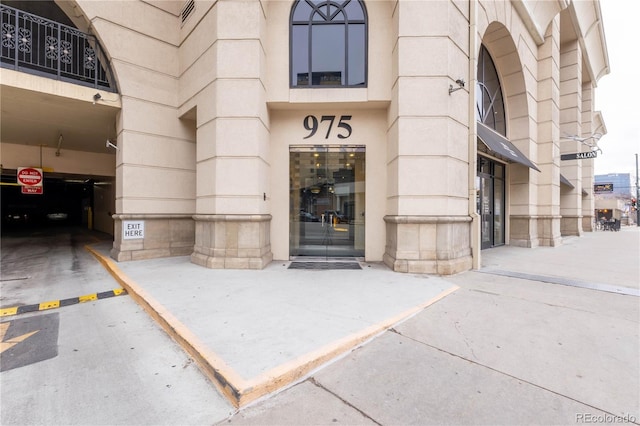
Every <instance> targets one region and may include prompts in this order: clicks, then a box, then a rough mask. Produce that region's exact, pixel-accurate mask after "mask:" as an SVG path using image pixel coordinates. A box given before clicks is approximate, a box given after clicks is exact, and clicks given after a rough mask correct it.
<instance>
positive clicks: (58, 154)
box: [56, 134, 62, 157]
mask: <svg viewBox="0 0 640 426" xmlns="http://www.w3.org/2000/svg"><path fill="white" fill-rule="evenodd" d="M61 145H62V134H60V137H58V149H56V157H60V146H61Z"/></svg>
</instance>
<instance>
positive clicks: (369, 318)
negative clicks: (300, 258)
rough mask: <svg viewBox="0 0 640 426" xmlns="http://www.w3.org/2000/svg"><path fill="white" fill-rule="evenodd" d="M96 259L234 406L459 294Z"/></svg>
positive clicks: (278, 271)
mask: <svg viewBox="0 0 640 426" xmlns="http://www.w3.org/2000/svg"><path fill="white" fill-rule="evenodd" d="M92 248H93V250H92V251H93V253H94V255H96V256H97V257H99V259H100V261H101V262H102V263H103V265H105V267H106V268H107V269H108V270H109V271H110V272H111V273H112V274H113V275H114V276H115V277H116V279H118V280H119V281H120V283H121V284H122V285H123V287H124V288H125V289H127V291H128V292H129V294H130V295H131V296H132V297H134V298H135V299H136V300H137V301H138V302H139V303H140V304H141V305H142V306H144V307H145V309H146V310H147V311H148V312H149V313H150V314H151V315H152V316H153V317H154V318H155V319H156V320H157V321H158V323H159V324H161V325H162V326H163V327H164V329H165V330H166V331H167V332H168V333H169V334H170V335H171V336H172V337H173V338H174V339H175V340H176V341H178V342H179V343H180V344H181V345H182V346H183V348H185V350H187V351H188V352H189V353H190V354H191V356H193V357H194V359H196V361H198V363H199V364H200V366H201V368H202V369H203V371H205V373H206V374H207V375H208V376H209V378H210V379H211V380H212V381H213V382H214V383H215V384H216V385H217V386H218V387H219V388H220V390H221V391H222V392H223V393H224V394H225V395H226V396H227V397H228V398H229V400H230V401H231V402H232V404H234V405H236V406H241V405H244V404H246V403H248V402H250V401H252V400H254V399H256V398H259V397H261V396H264V395H266V394H268V393H270V392H273V391H276V390H278V389H281V388H282V387H284V386H287V385H289V384H290V383H292V382H295V381H296V380H299V379H300V378H301V377H303V376H305V375H307V374H308V373H309V372H311V371H312V370H314V369H315V368H317V367H318V366H320V365H321V364H323V363H325V362H327V361H330V360H331V359H333V358H335V357H337V356H339V355H341V354H344V353H346V352H347V351H349V350H351V349H353V348H355V347H356V346H358V345H360V344H362V343H364V342H366V341H367V340H369V339H371V338H373V337H374V336H376V335H378V334H380V333H382V332H384V331H385V330H387V329H389V328H390V327H392V326H394V325H397V324H398V323H400V322H401V321H404V320H406V319H407V318H409V317H411V316H413V315H415V314H416V313H418V312H420V311H421V310H423V309H424V308H425V307H427V306H429V305H431V304H432V303H434V302H435V301H437V300H439V299H441V298H443V297H445V296H446V295H448V294H450V293H451V292H453V291H455V290H456V289H457V286H455V285H453V284H451V283H449V282H447V281H445V280H443V279H441V278H438V277H435V276H426V275H423V276H421V275H408V274H397V273H393V272H391V271H390V270H389V269H388V268H386V267H384V266H383V265H380V264H368V263H364V262H360V265H361V266H362V269H359V270H297V269H288V265H289V264H290V262H273V263H272V264H271V265H269V266H268V267H267V268H265V269H263V270H260V271H252V270H248V271H246V270H245V271H243V270H211V269H207V268H203V267H200V266H197V265H194V264H192V263H191V262H190V260H189V257H177V258H170V259H152V260H144V261H136V262H124V263H116V262H113V261H112V260H110V259H108V256H107V253H108V250H109V248H110V247H109V246H108V245H105V244H102V245H94V246H92Z"/></svg>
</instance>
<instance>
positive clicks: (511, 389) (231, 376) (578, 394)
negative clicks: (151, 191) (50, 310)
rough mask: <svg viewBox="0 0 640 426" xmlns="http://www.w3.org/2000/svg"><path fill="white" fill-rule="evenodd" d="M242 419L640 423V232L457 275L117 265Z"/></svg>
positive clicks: (521, 253)
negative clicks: (234, 269) (233, 269)
mask: <svg viewBox="0 0 640 426" xmlns="http://www.w3.org/2000/svg"><path fill="white" fill-rule="evenodd" d="M108 249H109V246H108V245H105V244H102V245H100V244H98V245H94V246H93V249H92V250H93V251H94V253H95V255H96V256H97V257H99V258H100V259H101V261H102V262H103V265H104V266H105V267H106V268H107V269H108V270H110V271H111V273H112V274H113V275H114V276H115V277H116V278H117V279H118V280H119V281H120V283H121V284H122V285H123V286H124V287H125V288H126V289H127V291H128V292H129V294H130V295H131V296H132V297H133V298H134V299H136V300H137V301H138V303H140V304H141V305H142V306H144V307H145V309H146V310H147V311H148V312H149V313H150V314H151V316H152V317H153V318H154V319H155V320H156V321H157V322H158V323H159V324H160V325H161V326H162V327H163V328H164V329H165V330H166V331H167V333H168V334H169V335H171V336H172V337H173V338H174V339H175V340H176V341H177V342H179V343H180V344H181V345H182V347H183V348H184V349H185V350H186V351H187V352H188V353H189V354H190V355H191V356H192V357H193V358H194V359H195V360H196V361H197V362H198V364H199V365H200V367H201V368H202V370H203V371H204V372H205V374H206V375H207V376H208V377H209V378H210V380H212V382H214V383H216V384H217V386H218V388H219V389H220V391H221V393H222V394H224V395H225V396H226V397H227V399H228V401H229V402H230V404H232V406H235V407H237V408H236V409H235V410H234V413H233V414H232V415H231V416H229V411H228V409H227V408H225V409H221V410H220V413H219V415H217V416H215V415H214V416H212V417H211V419H210V420H211V424H214V423H221V424H222V423H225V424H226V423H232V424H233V423H236V424H274V425H279V424H336V423H338V424H382V425H403V424H478V425H479V424H580V423H624V422H631V423H636V424H637V423H638V421H639V419H640V367H639V364H640V361H639V360H640V343H639V342H640V338H639V330H640V327H639V326H640V303H639V300H640V299H639V298H638V296H639V287H640V284H639V283H640V266H639V261H638V259H640V230H639V228H636V227H623V228H622V229H621V231H620V232H594V233H585V234H584V235H583V236H581V237H568V238H564V239H563V244H562V245H561V246H559V247H554V248H550V247H538V248H534V249H526V248H518V247H509V246H504V247H498V248H494V249H490V250H484V251H483V252H482V259H483V260H482V265H483V267H482V269H480V270H478V271H470V272H466V273H462V274H458V275H455V276H451V277H438V276H426V275H414V274H401V273H393V272H391V271H389V270H388V269H387V268H386V267H385V266H384V265H381V264H375V263H373V264H372V263H365V262H360V266H361V267H362V269H360V270H317V269H311V270H304V269H303V270H295V269H289V266H290V262H273V263H272V264H271V265H269V266H268V267H267V268H265V269H264V270H262V271H231V270H210V269H206V268H201V267H199V266H196V265H193V264H191V263H190V262H189V258H188V257H179V258H171V259H152V260H145V261H136V262H122V263H117V262H114V261H112V260H110V259H108V257H107V253H108Z"/></svg>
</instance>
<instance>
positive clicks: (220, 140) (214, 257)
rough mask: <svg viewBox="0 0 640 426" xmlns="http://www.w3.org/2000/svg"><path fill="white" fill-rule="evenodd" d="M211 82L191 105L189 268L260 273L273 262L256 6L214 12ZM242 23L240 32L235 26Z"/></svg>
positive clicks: (225, 5)
mask: <svg viewBox="0 0 640 426" xmlns="http://www.w3.org/2000/svg"><path fill="white" fill-rule="evenodd" d="M214 8H215V11H214V13H215V14H216V23H215V29H216V31H217V33H216V34H217V39H216V40H215V45H214V46H212V47H211V49H213V50H212V51H213V52H214V61H213V62H214V63H213V64H211V63H210V64H209V66H210V67H211V66H213V67H214V68H215V69H214V70H206V72H207V73H211V74H212V76H213V77H214V80H213V81H211V82H210V83H209V85H208V86H207V87H206V89H205V90H204V91H203V93H201V94H200V98H199V100H198V107H197V109H198V113H197V115H198V117H197V120H198V129H197V166H196V173H197V189H196V215H195V216H194V219H195V222H196V231H195V234H196V237H195V239H196V241H195V246H194V251H193V253H192V255H191V261H192V262H193V263H196V264H198V265H202V266H205V267H209V268H226V269H261V268H263V267H264V266H266V265H267V264H268V263H269V262H270V261H271V259H272V253H271V246H270V235H269V228H270V220H271V215H270V214H269V211H270V210H269V202H268V199H269V194H268V192H269V188H270V187H269V167H270V165H269V122H268V115H267V107H266V92H265V82H264V76H265V69H264V63H265V60H264V50H263V46H264V43H263V42H262V38H263V36H264V34H265V27H266V22H265V16H264V14H263V12H262V8H261V5H260V2H259V1H242V2H235V1H220V2H217V3H216V5H215V6H214ZM238 22H242V25H238Z"/></svg>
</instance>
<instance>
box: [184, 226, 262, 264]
mask: <svg viewBox="0 0 640 426" xmlns="http://www.w3.org/2000/svg"><path fill="white" fill-rule="evenodd" d="M193 218H194V219H195V229H196V231H195V235H196V242H195V245H194V247H193V253H192V254H191V262H193V263H195V264H197V265H200V266H204V267H207V268H212V269H262V268H264V267H265V266H267V265H268V264H269V263H270V262H271V260H273V253H272V252H271V236H270V227H271V215H195V216H193Z"/></svg>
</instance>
